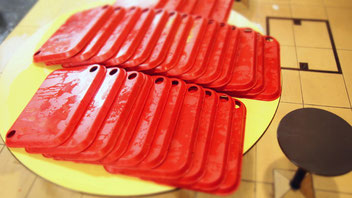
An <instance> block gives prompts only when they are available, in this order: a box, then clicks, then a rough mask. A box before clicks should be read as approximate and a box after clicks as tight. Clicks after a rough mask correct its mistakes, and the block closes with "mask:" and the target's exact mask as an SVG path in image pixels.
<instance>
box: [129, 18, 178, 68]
mask: <svg viewBox="0 0 352 198" xmlns="http://www.w3.org/2000/svg"><path fill="white" fill-rule="evenodd" d="M180 22H181V16H180V15H179V14H178V13H177V12H170V13H169V18H168V21H167V23H166V26H165V28H164V29H163V31H162V33H161V35H160V38H159V40H158V42H157V43H156V45H155V47H154V49H153V51H152V53H151V55H150V57H149V58H148V59H147V60H146V61H145V62H144V63H143V64H141V65H139V66H137V67H134V68H133V69H135V70H138V71H144V70H150V69H153V68H155V67H156V66H158V65H159V64H161V63H162V62H163V61H164V60H165V58H166V55H167V54H168V51H169V49H170V47H171V45H172V43H173V41H174V38H175V35H176V31H177V30H178V28H179V26H180Z"/></svg>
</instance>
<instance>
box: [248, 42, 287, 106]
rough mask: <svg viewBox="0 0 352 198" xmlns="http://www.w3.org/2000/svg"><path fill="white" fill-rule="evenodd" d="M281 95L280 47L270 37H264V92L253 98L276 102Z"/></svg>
mask: <svg viewBox="0 0 352 198" xmlns="http://www.w3.org/2000/svg"><path fill="white" fill-rule="evenodd" d="M280 94H281V69H280V45H279V43H278V42H277V41H276V40H275V39H274V38H272V37H270V36H265V37H264V90H263V91H262V92H261V93H260V94H259V95H257V96H255V97H253V98H254V99H258V100H274V99H276V98H278V97H279V96H280Z"/></svg>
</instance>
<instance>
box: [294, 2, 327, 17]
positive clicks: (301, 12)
mask: <svg viewBox="0 0 352 198" xmlns="http://www.w3.org/2000/svg"><path fill="white" fill-rule="evenodd" d="M291 9H292V17H293V18H306V19H327V18H328V16H327V14H326V11H325V8H324V7H323V6H318V5H304V6H303V5H302V4H292V5H291Z"/></svg>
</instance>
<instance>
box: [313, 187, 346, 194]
mask: <svg viewBox="0 0 352 198" xmlns="http://www.w3.org/2000/svg"><path fill="white" fill-rule="evenodd" d="M314 190H315V191H322V192H331V193H336V194H346V195H352V193H350V192H341V191H334V190H325V189H320V188H315V189H314Z"/></svg>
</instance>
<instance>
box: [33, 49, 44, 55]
mask: <svg viewBox="0 0 352 198" xmlns="http://www.w3.org/2000/svg"><path fill="white" fill-rule="evenodd" d="M40 52H42V51H40V50H38V51H37V52H36V53H35V54H34V56H37V55H38V54H40Z"/></svg>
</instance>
